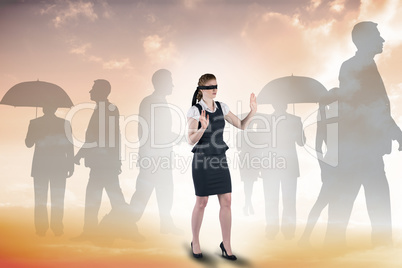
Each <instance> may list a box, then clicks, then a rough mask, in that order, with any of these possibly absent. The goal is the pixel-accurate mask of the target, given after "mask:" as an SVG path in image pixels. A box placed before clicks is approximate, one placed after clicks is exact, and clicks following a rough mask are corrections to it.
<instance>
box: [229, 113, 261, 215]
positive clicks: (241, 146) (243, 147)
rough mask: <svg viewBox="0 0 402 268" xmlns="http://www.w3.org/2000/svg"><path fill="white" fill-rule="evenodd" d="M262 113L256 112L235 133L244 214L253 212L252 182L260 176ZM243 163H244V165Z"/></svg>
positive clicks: (244, 115)
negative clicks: (243, 198)
mask: <svg viewBox="0 0 402 268" xmlns="http://www.w3.org/2000/svg"><path fill="white" fill-rule="evenodd" d="M246 116H247V114H243V115H242V116H241V117H240V118H244V117H246ZM261 119H262V115H260V114H258V113H256V114H255V115H254V117H253V118H252V119H251V121H250V124H249V127H248V128H247V129H245V130H244V131H239V132H238V133H237V135H236V142H237V143H236V145H237V146H236V147H237V150H238V152H239V163H240V165H241V166H240V168H239V171H240V177H241V180H242V181H243V185H244V197H245V200H244V207H243V213H244V215H246V216H248V215H250V214H251V215H252V214H254V207H253V203H252V194H253V187H254V182H255V181H257V179H258V177H260V176H261V165H260V164H261V159H262V152H263V149H261V145H262V144H263V142H264V141H265V138H264V137H262V135H266V133H263V132H261V131H260V130H261V129H262V128H260V125H262V124H263V123H264V122H260V121H261ZM244 164H245V165H244Z"/></svg>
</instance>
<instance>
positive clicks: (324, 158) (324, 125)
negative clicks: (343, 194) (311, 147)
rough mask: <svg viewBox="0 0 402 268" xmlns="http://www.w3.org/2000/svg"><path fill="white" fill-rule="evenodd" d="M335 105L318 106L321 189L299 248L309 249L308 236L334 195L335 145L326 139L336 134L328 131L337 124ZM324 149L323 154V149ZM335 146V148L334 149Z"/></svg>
mask: <svg viewBox="0 0 402 268" xmlns="http://www.w3.org/2000/svg"><path fill="white" fill-rule="evenodd" d="M336 105H337V103H332V104H329V105H325V104H320V109H319V114H318V118H317V135H316V143H315V144H316V146H315V148H316V149H315V150H316V152H317V159H318V163H319V165H320V170H321V181H322V185H321V189H320V193H319V194H318V197H317V200H316V202H315V203H314V205H313V207H312V208H311V211H310V213H309V215H308V219H307V224H306V227H305V229H304V232H303V234H302V236H301V238H300V240H299V242H298V244H299V246H307V247H310V246H311V245H310V236H311V233H312V232H313V229H314V226H315V225H316V223H317V221H318V218H319V217H320V214H321V212H322V210H323V209H324V208H325V207H326V206H327V205H328V204H329V202H330V201H331V199H332V197H333V195H334V194H336V189H335V188H334V186H335V180H336V168H335V165H336V163H337V158H338V148H337V144H334V143H331V141H329V140H328V139H330V137H331V133H329V132H336V131H335V130H334V129H329V126H330V125H331V124H337V122H338V119H337V116H338V115H337V110H338V109H337V108H336V107H335V106H336ZM324 145H325V147H326V150H325V152H323V147H324ZM334 146H335V147H334Z"/></svg>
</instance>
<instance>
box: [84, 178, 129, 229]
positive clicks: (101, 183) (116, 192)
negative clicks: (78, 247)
mask: <svg viewBox="0 0 402 268" xmlns="http://www.w3.org/2000/svg"><path fill="white" fill-rule="evenodd" d="M103 189H105V190H106V193H107V195H108V196H109V199H110V203H111V205H112V209H119V208H122V209H124V208H125V206H126V202H125V200H124V196H123V193H122V191H121V188H120V185H119V177H118V174H117V172H110V171H109V172H108V171H105V170H96V171H94V170H91V172H90V175H89V180H88V185H87V190H86V196H85V215H84V232H85V233H87V234H88V233H94V231H96V228H97V226H98V212H99V208H100V206H101V201H102V192H103Z"/></svg>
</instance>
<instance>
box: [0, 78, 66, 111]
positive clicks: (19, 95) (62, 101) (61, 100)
mask: <svg viewBox="0 0 402 268" xmlns="http://www.w3.org/2000/svg"><path fill="white" fill-rule="evenodd" d="M0 104H5V105H11V106H15V107H36V108H37V107H47V106H54V107H59V108H70V107H71V106H73V102H72V101H71V99H70V97H69V96H68V95H67V93H66V92H65V91H64V90H63V89H62V88H61V87H59V86H58V85H55V84H52V83H49V82H44V81H28V82H22V83H19V84H16V85H15V86H13V87H12V88H10V89H9V90H8V91H7V93H6V94H5V95H4V97H3V99H2V100H1V102H0Z"/></svg>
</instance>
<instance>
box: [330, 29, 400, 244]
mask: <svg viewBox="0 0 402 268" xmlns="http://www.w3.org/2000/svg"><path fill="white" fill-rule="evenodd" d="M352 40H353V43H354V44H355V45H356V47H357V52H356V54H355V55H354V56H353V57H352V58H350V59H348V60H347V61H345V62H344V63H343V64H342V66H341V69H340V73H339V89H338V90H336V91H335V92H334V93H335V94H334V96H333V97H334V99H335V100H338V101H339V165H338V167H337V171H336V173H337V179H336V182H337V186H336V189H337V191H338V192H337V195H336V198H335V199H333V200H332V201H331V202H330V204H329V214H328V228H327V233H326V238H325V241H326V242H327V243H335V244H340V245H343V244H345V243H346V237H345V233H346V228H347V225H348V223H349V218H350V215H351V211H352V208H353V204H354V201H355V199H356V196H357V194H358V192H359V190H360V188H361V186H363V187H364V194H365V198H366V204H367V211H368V214H369V218H370V221H371V228H372V235H371V240H372V243H373V245H384V244H385V245H386V244H391V243H392V224H391V206H390V193H389V186H388V181H387V178H386V175H385V171H384V161H383V155H384V154H389V153H391V142H392V140H398V142H399V146H400V149H401V144H402V132H401V130H400V129H399V127H398V126H397V125H396V123H395V121H394V120H393V118H392V117H391V114H390V102H389V99H388V96H387V92H386V90H385V87H384V83H383V81H382V78H381V75H380V73H379V71H378V69H377V66H376V63H375V61H374V56H375V55H376V54H380V53H382V51H383V43H384V39H383V38H382V37H381V35H380V32H379V31H378V29H377V24H376V23H373V22H369V21H364V22H360V23H357V24H356V25H355V26H354V27H353V30H352Z"/></svg>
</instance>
